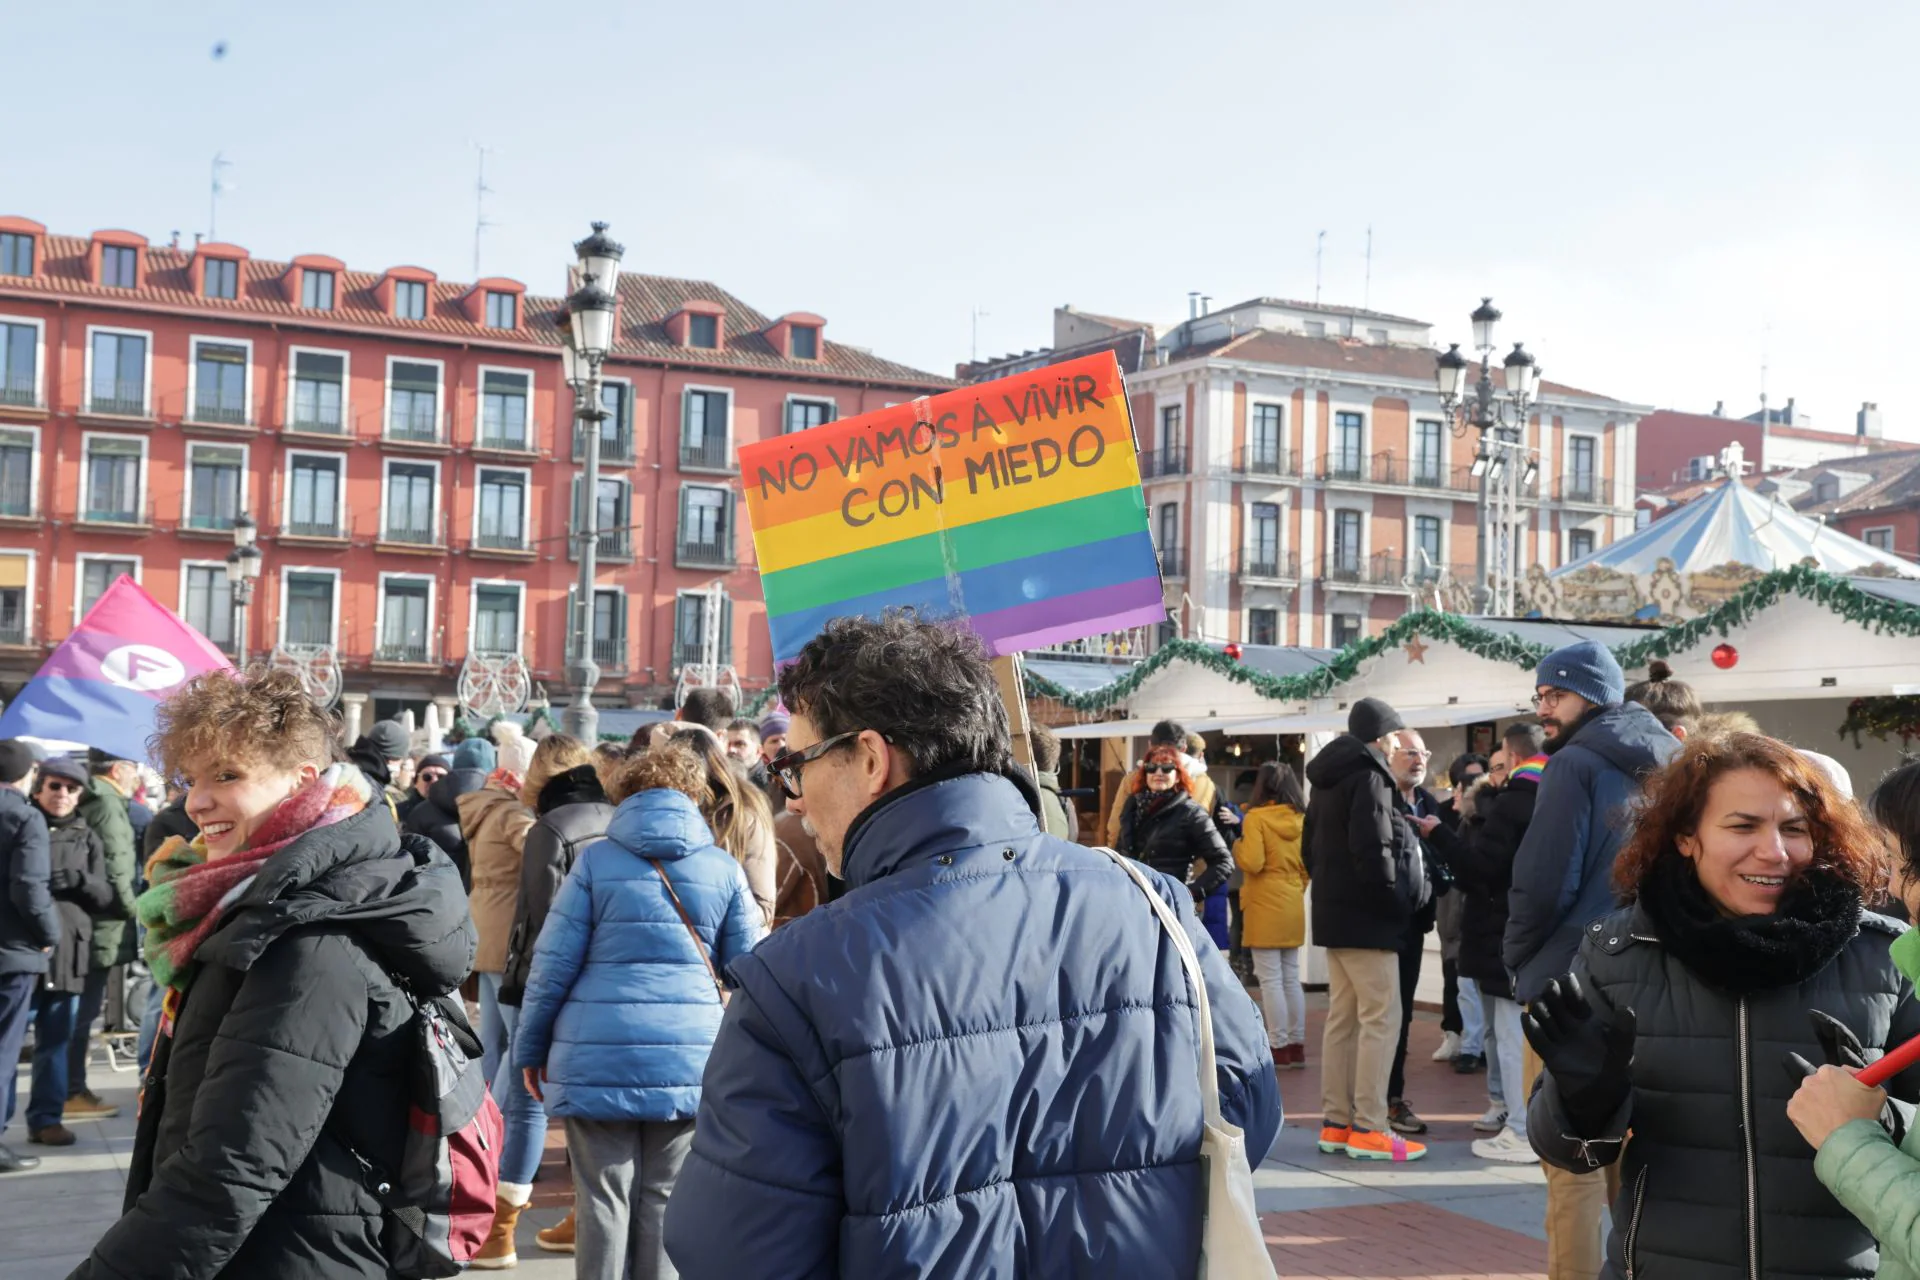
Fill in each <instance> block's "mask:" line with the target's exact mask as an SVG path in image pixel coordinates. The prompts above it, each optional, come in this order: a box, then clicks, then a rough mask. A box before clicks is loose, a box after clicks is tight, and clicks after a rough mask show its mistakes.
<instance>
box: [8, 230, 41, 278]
mask: <svg viewBox="0 0 1920 1280" xmlns="http://www.w3.org/2000/svg"><path fill="white" fill-rule="evenodd" d="M32 274H33V237H32V236H30V235H24V234H22V233H20V232H17V231H0V276H30V275H32Z"/></svg>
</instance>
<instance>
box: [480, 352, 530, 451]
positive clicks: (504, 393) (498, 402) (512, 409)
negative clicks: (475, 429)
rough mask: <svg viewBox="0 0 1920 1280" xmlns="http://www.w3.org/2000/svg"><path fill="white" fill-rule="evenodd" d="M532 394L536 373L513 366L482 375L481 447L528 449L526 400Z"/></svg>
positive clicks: (491, 370)
mask: <svg viewBox="0 0 1920 1280" xmlns="http://www.w3.org/2000/svg"><path fill="white" fill-rule="evenodd" d="M532 394H533V375H532V374H530V373H519V372H515V371H513V370H510V369H488V370H487V371H486V372H485V373H483V374H481V376H480V447H481V448H482V449H515V450H525V449H528V448H531V447H532V441H531V440H530V438H529V437H528V435H527V401H528V399H529V398H530V397H531V396H532Z"/></svg>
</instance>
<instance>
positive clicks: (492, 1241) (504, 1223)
mask: <svg viewBox="0 0 1920 1280" xmlns="http://www.w3.org/2000/svg"><path fill="white" fill-rule="evenodd" d="M525 1207H526V1206H525V1205H518V1204H508V1203H507V1202H506V1201H505V1200H495V1201H494V1202H493V1230H492V1231H490V1232H488V1233H487V1242H486V1243H485V1244H483V1245H481V1246H480V1252H478V1253H476V1254H474V1255H473V1261H472V1263H471V1264H469V1265H471V1266H472V1268H473V1269H474V1270H475V1271H505V1270H507V1269H509V1268H511V1267H517V1266H519V1265H520V1255H519V1254H517V1253H515V1252H514V1250H513V1229H514V1227H516V1226H518V1225H519V1222H520V1210H522V1209H523V1208H525Z"/></svg>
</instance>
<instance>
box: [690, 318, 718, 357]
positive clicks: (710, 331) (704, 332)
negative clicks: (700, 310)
mask: <svg viewBox="0 0 1920 1280" xmlns="http://www.w3.org/2000/svg"><path fill="white" fill-rule="evenodd" d="M687 345H688V346H690V347H704V348H706V349H707V350H708V351H712V350H713V349H714V348H716V347H718V346H719V345H720V317H719V316H701V315H692V316H688V317H687Z"/></svg>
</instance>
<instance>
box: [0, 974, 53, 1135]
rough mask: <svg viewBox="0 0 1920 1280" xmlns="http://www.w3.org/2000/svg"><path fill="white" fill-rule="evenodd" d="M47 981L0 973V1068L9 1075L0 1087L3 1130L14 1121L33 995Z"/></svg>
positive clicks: (40, 976) (0, 1126)
mask: <svg viewBox="0 0 1920 1280" xmlns="http://www.w3.org/2000/svg"><path fill="white" fill-rule="evenodd" d="M46 980H47V975H46V974H44V973H0V1067H4V1068H5V1069H6V1071H7V1079H6V1083H5V1084H4V1085H0V1129H4V1128H6V1127H7V1124H8V1122H10V1121H11V1120H12V1119H13V1110H14V1096H13V1082H14V1072H16V1071H17V1070H18V1069H19V1067H20V1046H21V1045H23V1044H25V1043H26V1040H27V1020H28V1019H29V1018H31V1017H32V1016H33V993H34V992H36V991H38V990H39V989H40V985H41V984H42V983H43V982H45V981H46Z"/></svg>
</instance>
